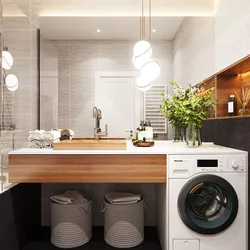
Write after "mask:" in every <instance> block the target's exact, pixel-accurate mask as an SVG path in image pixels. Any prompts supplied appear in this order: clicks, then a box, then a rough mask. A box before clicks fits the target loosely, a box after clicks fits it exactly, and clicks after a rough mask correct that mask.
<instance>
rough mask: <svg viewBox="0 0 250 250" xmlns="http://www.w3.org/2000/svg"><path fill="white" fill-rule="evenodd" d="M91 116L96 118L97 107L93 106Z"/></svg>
mask: <svg viewBox="0 0 250 250" xmlns="http://www.w3.org/2000/svg"><path fill="white" fill-rule="evenodd" d="M93 118H97V107H94V108H93Z"/></svg>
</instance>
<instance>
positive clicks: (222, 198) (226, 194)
mask: <svg viewBox="0 0 250 250" xmlns="http://www.w3.org/2000/svg"><path fill="white" fill-rule="evenodd" d="M178 210H179V215H180V217H181V219H182V221H183V222H184V223H185V224H186V226H187V227H188V228H190V229H191V230H193V231H195V232H197V233H199V234H206V235H208V234H209V235H211V234H218V233H220V232H222V231H224V230H225V229H227V228H228V227H229V226H230V225H231V224H232V223H233V222H234V220H235V218H236V216H237V213H238V198H237V194H236V192H235V190H234V188H233V187H232V185H231V184H230V183H229V182H227V181H226V180H225V179H223V178H221V177H219V176H216V175H200V176H198V177H195V178H193V179H191V180H190V181H189V182H187V183H186V185H185V186H184V187H183V188H182V190H181V192H180V194H179V198H178Z"/></svg>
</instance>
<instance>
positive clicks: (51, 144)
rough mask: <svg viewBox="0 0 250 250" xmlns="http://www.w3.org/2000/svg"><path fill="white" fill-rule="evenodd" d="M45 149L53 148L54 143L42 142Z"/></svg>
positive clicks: (49, 141)
mask: <svg viewBox="0 0 250 250" xmlns="http://www.w3.org/2000/svg"><path fill="white" fill-rule="evenodd" d="M42 147H43V148H53V141H51V140H42Z"/></svg>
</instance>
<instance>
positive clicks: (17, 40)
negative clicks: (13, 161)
mask: <svg viewBox="0 0 250 250" xmlns="http://www.w3.org/2000/svg"><path fill="white" fill-rule="evenodd" d="M18 2H19V1H17V2H15V1H3V2H2V8H1V10H2V11H3V17H2V25H1V33H2V34H3V37H4V45H5V46H7V47H8V49H9V52H10V53H11V54H12V56H13V58H14V64H13V67H12V68H11V70H9V71H6V74H9V73H13V74H15V75H16V76H17V77H18V79H19V88H18V90H17V91H15V92H12V93H11V92H9V91H8V90H7V89H5V91H4V96H3V99H4V103H5V106H4V107H5V109H4V113H3V117H6V122H7V118H8V123H9V124H11V123H13V124H14V125H15V130H14V131H9V130H5V131H3V133H2V137H3V138H2V140H1V149H2V150H1V154H2V155H3V157H1V159H2V162H1V168H4V169H5V170H4V172H5V173H4V174H5V175H7V166H8V152H9V151H10V150H12V149H13V147H14V148H15V149H16V148H21V147H27V145H28V144H27V141H28V140H27V137H28V131H29V130H33V129H36V128H37V125H38V124H37V123H38V67H37V60H38V54H37V29H36V28H34V27H33V26H32V25H31V20H30V16H29V15H28V14H27V13H28V10H29V9H30V1H25V0H24V1H23V2H22V5H23V6H25V8H26V9H27V12H25V11H24V12H22V11H21V10H20V9H19V8H18V5H17V3H18ZM14 10H19V11H20V12H19V14H18V15H15V14H13V12H12V11H14ZM14 13H16V12H14ZM1 101H2V102H3V100H1Z"/></svg>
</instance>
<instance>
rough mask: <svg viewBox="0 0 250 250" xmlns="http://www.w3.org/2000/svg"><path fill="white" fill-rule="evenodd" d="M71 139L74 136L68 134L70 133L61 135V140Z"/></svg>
mask: <svg viewBox="0 0 250 250" xmlns="http://www.w3.org/2000/svg"><path fill="white" fill-rule="evenodd" d="M71 139H72V138H71V137H70V136H68V135H63V136H61V138H60V140H61V141H65V140H71Z"/></svg>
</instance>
